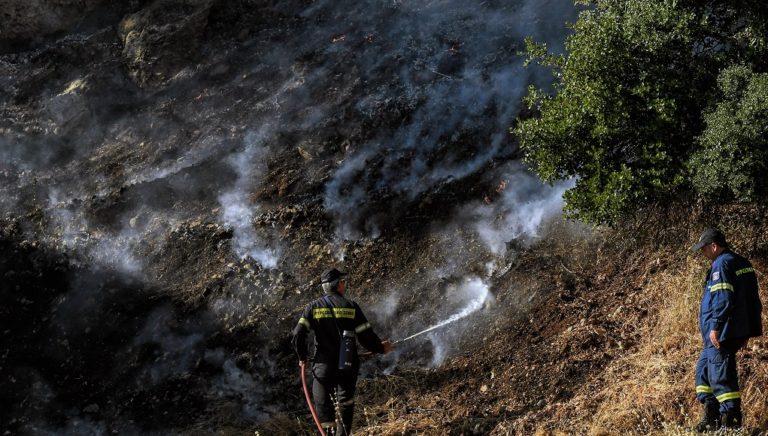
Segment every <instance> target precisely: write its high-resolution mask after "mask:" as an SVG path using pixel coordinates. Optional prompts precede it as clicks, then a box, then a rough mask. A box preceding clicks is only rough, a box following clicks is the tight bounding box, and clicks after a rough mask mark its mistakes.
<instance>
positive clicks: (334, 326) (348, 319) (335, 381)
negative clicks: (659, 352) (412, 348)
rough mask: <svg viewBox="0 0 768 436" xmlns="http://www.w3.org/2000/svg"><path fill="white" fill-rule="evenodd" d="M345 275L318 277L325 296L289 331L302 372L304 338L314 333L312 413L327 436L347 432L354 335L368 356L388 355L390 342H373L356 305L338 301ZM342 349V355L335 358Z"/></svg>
mask: <svg viewBox="0 0 768 436" xmlns="http://www.w3.org/2000/svg"><path fill="white" fill-rule="evenodd" d="M345 275H347V273H344V272H341V271H339V270H337V269H336V268H331V269H328V270H326V271H324V272H323V274H322V275H321V276H320V281H321V285H322V287H323V291H324V293H325V295H323V297H321V298H318V299H316V300H315V301H312V302H311V303H309V304H308V305H307V307H306V308H305V309H304V312H303V313H302V315H301V318H299V323H298V324H297V325H296V328H294V330H293V344H294V347H295V349H296V353H297V354H298V356H299V360H300V366H301V367H302V368H303V367H304V365H305V364H306V361H307V333H308V332H309V330H313V331H314V332H315V355H314V358H313V365H312V374H313V376H314V381H313V382H312V397H313V399H314V404H315V409H316V411H317V415H318V418H319V419H320V421H321V422H320V424H321V425H322V427H323V428H324V430H325V431H326V433H327V434H336V435H345V436H346V435H350V434H351V432H352V416H353V414H354V408H355V399H354V397H355V385H356V384H357V373H358V369H359V368H360V361H359V357H358V355H357V351H356V350H355V349H354V348H355V336H356V337H357V339H358V340H359V341H360V343H361V344H362V345H363V346H364V347H365V348H366V349H367V350H369V351H372V352H374V353H380V354H383V353H388V352H390V351H391V350H392V343H390V342H389V341H382V340H381V339H379V337H378V336H377V335H376V333H374V332H373V329H372V328H371V324H370V323H369V322H368V320H367V319H366V318H365V315H364V314H363V311H362V310H361V309H360V306H358V305H357V303H355V302H354V301H351V300H348V299H347V298H345V297H344V293H345V291H346V281H345V280H344V276H345ZM350 347H351V349H350ZM342 349H344V350H345V352H346V355H342V356H340V352H341V350H342ZM302 370H303V369H302ZM335 405H338V408H339V411H340V413H339V415H340V418H341V420H340V421H339V422H338V424H336V423H335V419H334V416H335V414H334V406H335ZM334 426H335V427H336V428H335V429H334ZM334 430H335V433H334Z"/></svg>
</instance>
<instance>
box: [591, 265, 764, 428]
mask: <svg viewBox="0 0 768 436" xmlns="http://www.w3.org/2000/svg"><path fill="white" fill-rule="evenodd" d="M702 276H703V268H702V262H701V261H700V259H695V258H693V257H689V258H687V259H686V260H684V261H682V262H680V268H678V269H672V270H667V271H665V272H663V273H661V274H658V275H656V276H654V277H652V279H650V280H649V281H648V282H647V284H646V285H645V286H644V289H643V293H644V295H645V296H646V298H648V299H650V300H652V303H653V304H650V305H649V307H654V308H656V311H655V312H654V313H651V314H650V315H651V319H650V320H649V322H648V323H646V324H645V325H642V326H639V329H640V332H641V337H642V338H643V339H642V343H641V344H640V346H639V348H638V350H637V352H635V353H632V354H630V355H627V356H626V357H623V358H620V359H618V360H616V361H614V362H613V363H612V364H611V365H610V366H609V367H608V368H607V369H606V373H605V375H604V376H603V377H601V379H603V380H604V383H605V386H604V387H603V388H602V389H601V390H599V391H598V392H597V394H596V399H597V403H598V406H597V409H596V412H595V415H594V419H593V420H592V422H591V423H590V425H589V432H590V433H591V434H617V433H621V434H628V433H637V434H649V433H656V434H682V433H683V432H684V428H688V427H691V426H693V425H695V423H696V422H697V421H698V419H699V417H700V412H701V410H700V407H701V406H700V405H699V403H698V402H696V400H695V394H694V391H693V386H694V381H693V378H694V366H695V362H696V359H697V358H698V354H699V352H700V350H701V340H700V339H699V338H700V335H699V331H698V322H697V321H698V307H699V299H700V295H701V285H702ZM765 294H766V293H765V292H762V299H763V301H766V299H765ZM764 351H765V340H764V339H762V338H761V339H760V340H753V341H752V342H751V343H750V347H749V349H748V351H747V352H746V353H745V352H743V351H742V352H741V353H740V356H739V360H740V361H741V362H740V363H741V364H740V376H741V380H740V381H741V386H742V392H743V395H744V397H743V398H744V412H745V425H746V426H747V427H748V428H761V429H765V428H766V421H765V419H766V417H767V416H768V401H767V398H766V393H768V392H766V389H765V386H766V385H767V383H768V370H767V369H766V365H765V362H764V361H762V360H763V358H764V356H765V354H764ZM680 426H682V427H680Z"/></svg>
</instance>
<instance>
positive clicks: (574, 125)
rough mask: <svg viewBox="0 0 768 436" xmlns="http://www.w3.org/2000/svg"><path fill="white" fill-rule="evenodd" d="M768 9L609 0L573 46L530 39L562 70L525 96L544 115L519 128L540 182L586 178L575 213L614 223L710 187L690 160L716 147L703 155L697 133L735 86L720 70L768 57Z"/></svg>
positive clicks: (586, 15) (576, 194)
mask: <svg viewBox="0 0 768 436" xmlns="http://www.w3.org/2000/svg"><path fill="white" fill-rule="evenodd" d="M763 9H765V7H764V6H762V5H761V3H758V2H735V3H734V2H728V3H727V2H724V1H718V2H712V1H710V2H701V1H692V0H691V1H674V0H602V1H596V2H594V4H593V8H591V9H590V10H586V11H584V12H582V13H581V14H580V16H579V19H578V21H577V22H576V23H575V25H574V32H573V34H572V35H571V37H569V38H568V40H567V41H566V49H567V55H565V56H562V57H557V56H552V55H549V54H547V53H546V49H545V47H543V46H541V45H536V44H535V43H533V42H532V41H527V48H528V55H529V58H530V59H531V60H538V61H539V62H540V63H542V64H544V65H547V66H549V67H551V68H552V69H553V72H554V75H555V78H556V85H555V92H554V95H548V94H546V93H545V92H543V91H541V90H537V89H533V88H532V89H531V90H530V92H529V95H528V97H527V103H528V105H529V106H530V107H531V108H532V109H534V110H535V113H537V116H535V117H533V118H529V119H526V120H521V121H519V123H518V124H517V126H516V128H515V129H514V130H513V131H514V133H516V134H517V135H518V136H519V137H520V141H521V147H522V150H523V153H524V157H525V160H526V162H527V164H528V165H529V166H530V167H531V168H532V169H534V170H535V171H536V172H537V173H538V174H539V175H540V177H542V179H544V180H545V181H548V182H553V181H555V180H559V179H564V178H572V177H576V178H578V181H577V183H576V185H575V187H574V188H572V189H571V190H570V191H569V192H567V193H566V212H568V213H569V214H570V216H573V217H576V218H580V219H583V220H586V221H591V222H603V223H614V222H616V221H617V220H619V219H621V217H622V216H624V215H625V214H627V213H629V212H632V211H634V210H636V209H637V208H639V207H642V206H643V205H646V204H648V203H650V202H653V201H659V200H662V199H665V198H668V197H669V196H670V195H672V194H674V193H678V192H681V191H687V190H691V189H692V187H693V186H694V185H695V186H696V187H697V189H703V186H704V185H701V186H702V188H699V186H700V185H699V184H698V182H697V183H693V182H692V181H691V174H703V173H700V172H698V171H697V170H696V166H697V164H694V163H689V162H688V161H689V159H690V158H691V156H696V159H697V160H696V162H700V163H703V162H709V161H711V159H712V157H713V156H714V155H713V154H712V153H709V154H706V156H705V155H703V154H701V153H698V152H697V151H698V149H699V148H700V147H701V146H700V145H699V143H698V140H697V139H698V138H699V137H700V136H701V137H702V140H703V139H704V138H706V137H708V135H706V134H705V135H703V136H702V132H703V130H704V128H705V126H711V125H713V124H712V123H713V121H712V120H710V118H706V124H705V117H704V114H705V112H706V111H707V108H709V107H711V106H712V105H713V104H717V102H718V100H719V99H720V98H721V95H723V94H726V93H725V91H723V92H721V91H719V90H718V87H717V85H716V83H717V80H716V79H717V77H718V74H719V72H720V70H721V69H723V68H726V67H727V66H729V65H730V64H732V63H734V62H739V63H744V64H759V63H762V62H765V61H764V60H763V59H765V56H764V55H765V54H766V52H765V47H766V45H767V44H766V43H765V41H766V38H765V36H766V32H765V26H766V24H765V23H766V20H765V17H767V16H768V14H766V12H765V11H764V10H763ZM734 98H737V97H734ZM717 129H718V130H722V126H720V127H717ZM750 168H756V167H755V166H752V167H750ZM689 170H693V172H689ZM697 177H698V176H697ZM697 180H698V179H697ZM707 189H709V188H707ZM712 189H715V190H718V189H720V188H716V187H712ZM702 192H704V191H702ZM708 192H709V191H708Z"/></svg>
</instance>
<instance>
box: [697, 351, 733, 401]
mask: <svg viewBox="0 0 768 436" xmlns="http://www.w3.org/2000/svg"><path fill="white" fill-rule="evenodd" d="M743 344H744V340H743V339H731V340H728V341H725V342H721V343H720V348H719V349H718V348H715V347H714V346H713V345H712V344H711V343H710V342H709V340H707V341H706V343H705V347H704V350H702V351H701V355H700V356H699V360H698V362H696V398H697V399H698V400H699V401H700V402H701V403H702V404H706V405H708V406H709V407H713V408H714V407H718V408H719V410H720V413H726V412H728V411H738V410H741V391H739V375H738V373H737V371H736V351H738V350H739V348H741V346H742V345H743Z"/></svg>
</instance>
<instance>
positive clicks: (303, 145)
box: [0, 0, 768, 435]
mask: <svg viewBox="0 0 768 436" xmlns="http://www.w3.org/2000/svg"><path fill="white" fill-rule="evenodd" d="M582 3H583V2H582ZM597 3H600V2H597ZM594 8H595V5H584V4H581V5H574V4H573V2H572V1H571V0H517V1H511V2H509V1H497V0H488V1H483V2H467V1H460V0H429V1H405V0H393V1H374V0H358V1H347V0H336V1H329V0H276V1H261V0H228V1H225V0H130V1H109V0H56V1H39V0H26V1H20V0H3V1H0V113H1V114H2V116H0V246H1V247H2V249H1V250H0V277H1V280H0V302H2V303H1V304H0V335H1V336H0V337H1V338H2V342H0V391H1V392H2V393H3V394H2V396H0V434H3V435H15V434H28V435H54V434H55V435H59V434H65V435H70V434H71V435H103V434H128V435H133V434H136V435H139V434H141V435H143V434H149V435H154V434H194V435H197V434H200V435H203V434H226V435H229V434H232V435H235V434H258V435H309V434H317V433H318V432H321V431H322V432H324V433H323V434H325V432H327V434H334V432H333V430H331V427H329V426H326V428H325V429H323V430H319V429H318V424H320V423H319V422H317V423H316V422H315V418H314V417H313V412H317V411H316V410H313V409H314V408H315V406H314V404H312V402H311V401H309V402H308V399H307V397H306V396H305V391H304V389H303V385H302V377H301V374H302V371H304V372H303V374H304V376H305V381H307V382H308V383H309V388H308V389H307V391H306V394H307V395H308V396H309V397H310V398H311V397H312V395H313V392H312V383H313V379H314V378H315V377H317V374H315V373H314V370H312V368H311V367H312V362H309V363H308V364H307V367H306V368H304V367H301V369H300V366H299V356H297V354H296V350H295V347H294V344H293V343H292V341H293V336H292V331H293V330H294V329H295V328H296V327H297V325H299V329H300V328H301V325H302V324H300V323H299V322H300V318H301V316H302V313H303V311H304V310H305V307H306V306H307V304H309V303H311V302H312V301H314V300H317V299H319V298H320V297H322V296H323V293H324V291H323V288H322V286H321V274H322V273H323V271H326V270H327V269H328V268H337V269H338V270H340V271H342V272H346V273H348V275H346V276H344V278H343V282H344V283H345V286H346V287H345V290H344V292H343V293H344V297H345V298H347V299H349V300H354V301H355V302H357V304H359V308H358V309H357V310H361V311H362V312H364V313H365V316H366V317H367V322H369V323H370V326H371V329H372V331H375V333H376V334H377V335H378V336H379V337H380V338H381V339H383V340H388V341H390V342H392V343H394V345H393V349H392V351H390V352H388V353H386V354H380V353H366V351H375V350H365V347H363V346H359V347H358V352H359V353H360V359H361V363H360V368H359V376H358V380H357V392H356V395H355V396H354V403H355V407H354V419H353V430H354V433H355V434H367V435H396V434H397V435H400V434H403V435H404V434H426V435H446V434H451V435H474V434H478V435H479V434H494V435H511V434H534V433H536V432H538V433H537V434H555V433H557V432H563V434H587V433H591V434H629V433H633V432H634V433H652V432H657V433H659V434H661V433H664V432H667V431H670V432H674V431H678V430H675V429H676V428H683V427H686V426H690V425H691V423H692V422H693V421H694V420H696V419H698V413H699V412H698V411H699V409H700V407H699V405H698V403H696V398H695V392H694V393H690V392H689V391H691V389H693V388H692V386H693V383H694V381H693V380H694V379H693V371H694V364H695V358H694V357H691V356H690V353H691V352H690V350H693V349H694V348H693V347H695V346H698V345H695V346H694V345H691V348H685V347H683V346H681V345H679V344H680V343H682V342H683V341H691V343H693V342H692V341H694V340H695V338H696V331H697V329H696V328H695V327H694V325H695V322H696V319H697V318H696V313H695V311H696V310H698V306H697V301H698V300H696V299H697V298H699V295H698V292H699V280H700V278H699V277H698V275H696V274H697V271H699V270H701V272H702V273H703V271H705V270H706V267H704V266H703V263H702V260H701V259H699V258H696V257H695V256H693V255H690V256H688V255H687V254H686V252H685V250H686V249H687V248H688V246H689V245H690V244H691V243H693V242H695V241H692V240H691V241H689V239H691V238H693V237H694V236H693V235H696V237H698V232H699V231H700V229H701V223H702V220H701V219H700V218H697V216H696V215H695V214H691V213H689V212H688V209H685V208H679V209H674V208H673V209H664V211H663V212H660V211H659V210H660V209H659V210H655V212H646V213H644V214H640V215H641V217H639V218H637V217H635V218H632V217H630V218H627V219H626V221H624V224H623V225H622V226H619V227H615V226H595V225H593V223H586V222H582V221H579V220H578V219H572V218H571V217H568V218H566V217H564V213H563V210H564V207H565V206H566V200H565V199H567V198H569V197H568V192H571V190H573V189H574V187H575V186H577V185H578V184H579V183H581V181H582V180H586V179H581V178H580V176H579V175H578V174H576V175H575V176H574V175H572V174H567V175H566V174H565V173H563V174H564V177H561V178H559V179H558V180H554V181H548V182H547V183H545V182H544V181H542V180H541V179H540V178H539V176H538V175H537V173H536V172H534V171H533V170H532V168H533V167H532V165H531V164H530V161H529V160H527V158H526V154H525V153H524V151H523V149H522V148H521V145H520V138H519V137H518V136H517V135H516V134H515V133H514V128H515V126H516V125H518V123H519V122H520V120H529V119H534V118H536V117H537V116H539V115H540V114H539V112H538V111H537V109H536V108H533V107H532V106H528V105H526V103H525V96H526V95H529V93H530V91H529V88H530V87H534V88H536V89H542V90H545V92H556V91H557V90H558V89H560V88H559V87H558V85H557V84H556V80H557V78H558V75H557V74H553V72H552V66H551V65H549V66H548V65H540V64H536V63H529V62H528V61H527V60H528V58H529V52H530V51H531V48H530V47H529V49H528V52H526V38H531V40H533V41H536V42H537V43H539V44H545V45H546V49H547V50H548V52H549V53H550V54H551V55H552V56H559V55H561V54H567V50H566V40H567V38H568V37H569V35H572V34H573V32H574V27H573V26H572V24H573V23H574V22H576V20H577V19H579V17H580V15H579V14H580V13H583V14H589V13H591V11H592V10H593V9H594ZM584 17H585V18H586V17H587V16H584ZM529 45H530V44H529ZM561 59H564V58H561ZM524 158H526V159H524ZM753 216H762V215H760V214H756V215H753ZM654 220H655V221H654ZM662 220H664V221H662ZM724 222H728V221H724ZM756 222H757V221H755V222H752V223H751V224H745V226H747V227H743V228H750V229H754V228H755V227H748V226H749V225H753V226H757V225H758V224H755V223H756ZM649 223H652V224H649ZM653 223H655V224H653ZM669 223H674V225H675V226H677V227H676V228H672V227H673V226H672V224H669ZM649 226H650V227H653V229H654V230H653V232H656V233H653V235H654V236H649V235H650V234H649V233H647V232H649V230H648V228H649ZM757 228H759V227H757ZM638 229H641V230H638ZM725 230H726V231H727V230H728V229H725ZM640 233H642V234H645V235H646V238H647V239H640V236H638V235H639V234H640ZM744 235H746V233H744ZM729 236H730V235H729ZM734 236H735V237H736V239H737V241H740V242H742V243H743V244H744V245H748V244H747V242H745V241H752V239H749V237H747V236H736V235H734ZM738 238H742V239H741V240H739V239H738ZM758 239H759V238H757V239H755V240H756V241H757V240H758ZM729 240H731V238H729ZM649 241H651V242H649ZM659 241H665V242H664V243H666V244H669V245H664V247H666V248H659V247H660V245H658V244H661V243H662V242H659ZM760 241H762V240H760ZM654 244H656V245H654ZM673 244H677V245H673ZM760 244H763V242H754V243H753V245H749V247H751V248H750V250H751V251H749V252H748V254H749V253H761V251H760V250H761V249H760V247H762V245H760ZM669 247H673V248H669ZM737 248H738V246H737ZM638 250H639V251H638ZM638 252H642V253H643V254H642V256H638ZM654 253H655V254H654ZM680 253H683V254H682V256H680ZM686 256H687V257H686ZM753 262H754V264H755V268H756V269H757V270H759V269H760V268H761V267H762V263H761V262H762V258H758V259H753ZM699 267H702V268H699ZM675 271H682V272H684V273H685V274H687V275H685V276H684V277H676V276H675V275H676V272H675ZM693 277H695V278H696V279H695V280H694V279H693ZM758 277H759V278H762V277H760V276H758ZM657 279H658V280H667V282H665V283H666V284H665V286H669V287H670V291H668V292H669V293H670V294H672V293H673V291H672V289H674V288H685V289H688V288H686V287H687V286H690V289H694V288H695V291H692V292H693V293H694V294H695V295H696V296H695V297H692V298H693V300H690V301H688V300H686V301H687V303H690V309H689V308H688V307H687V306H685V308H683V305H682V304H677V303H675V304H673V303H672V302H671V301H677V300H665V301H666V303H665V304H664V305H662V307H660V306H659V305H658V304H657V301H656V300H654V298H655V297H654V296H653V295H651V293H649V292H647V290H646V286H650V285H651V283H652V282H653V281H654V280H657ZM689 279H690V280H689ZM686 280H687V281H686ZM337 282H338V280H337V281H334V282H333V284H334V286H336V283H337ZM694 282H695V284H692V283H694ZM655 283H658V282H655ZM326 288H328V287H326ZM328 289H330V288H328ZM326 291H327V289H326ZM665 292H667V291H665ZM688 294H691V292H689V293H688ZM681 295H682V293H681ZM669 298H672V297H669ZM320 301H323V300H320ZM763 301H764V300H763ZM350 307H351V306H350ZM328 310H329V312H328V314H329V316H330V315H331V314H334V316H336V315H337V314H341V315H342V317H343V316H346V315H344V314H345V313H347V312H343V311H342V312H338V310H340V309H333V310H331V309H328ZM675 310H676V311H677V312H675ZM689 312H690V313H689ZM321 313H322V312H321ZM681 313H684V314H686V315H685V316H678V315H680V314H681ZM673 314H676V315H673ZM689 315H690V316H689ZM355 316H357V315H355ZM350 317H352V316H351V315H350ZM356 319H357V318H356ZM672 320H676V321H675V322H677V323H678V324H675V322H672ZM315 321H316V320H312V322H313V323H314V322H315ZM326 321H329V320H326ZM333 321H342V320H337V319H336V318H333ZM301 322H306V324H307V325H310V322H309V321H308V320H306V319H304V318H301ZM318 322H319V321H318ZM665 322H666V323H667V324H668V325H669V326H671V327H669V330H666V327H665V328H664V332H666V333H663V334H661V333H658V330H659V327H658V326H659V325H663V324H664V323H665ZM329 325H330V324H329ZM312 326H316V325H315V324H312ZM337 327H338V325H337ZM366 328H367V324H365V325H362V327H357V330H358V333H359V339H360V344H358V345H363V344H364V341H363V337H362V335H363V334H364V333H361V331H363V330H365V329H366ZM650 331H653V332H657V333H649V332H650ZM684 333H685V335H687V336H685V335H684ZM365 334H367V333H365ZM653 334H655V335H657V337H660V338H662V339H661V341H662V342H660V343H652V344H649V343H648V342H647V339H648V337H649V335H653ZM313 335H314V333H311V334H310V338H312V337H314V336H313ZM684 338H685V339H684ZM318 340H320V338H319V335H318ZM697 344H698V343H697ZM750 346H751V347H752V348H750V349H749V350H750V351H748V352H747V355H746V358H745V359H746V360H745V361H744V362H743V363H742V364H741V365H742V367H741V372H740V374H741V375H742V382H743V384H744V386H747V387H746V388H742V392H744V394H745V398H746V399H745V400H744V404H745V410H746V411H747V412H746V414H745V423H746V424H748V425H749V426H750V427H752V428H755V429H759V428H765V425H766V424H765V422H764V421H765V419H762V420H761V418H760V417H759V412H760V411H763V410H765V408H763V409H754V407H762V406H757V405H750V406H749V407H753V408H747V405H748V403H752V402H756V403H759V401H758V400H759V399H760V398H762V399H765V398H766V397H765V395H767V394H766V393H762V392H763V391H762V390H758V388H757V386H759V385H760V380H763V381H765V378H767V377H768V374H765V367H764V366H763V367H762V369H759V368H761V367H760V366H759V365H758V364H757V362H760V361H761V360H764V359H766V358H768V351H766V349H765V346H764V342H763V340H762V339H756V340H753V341H751V342H750ZM310 347H312V341H311V340H310ZM311 351H312V350H310V356H311ZM674 353H679V354H674ZM686 353H687V354H686ZM691 359H693V360H694V361H693V362H692V363H691V362H690V361H691ZM763 363H764V362H763ZM654 365H655V366H654ZM744 368H747V371H746V372H744ZM760 371H762V373H761V372H760ZM760 374H762V375H760ZM745 377H746V378H745ZM760 377H762V378H760ZM689 385H690V386H689ZM314 395H317V393H316V392H315V394H314ZM761 395H762V397H761ZM750 396H751V397H750ZM764 403H765V401H764ZM310 404H312V405H311V406H310ZM339 407H341V406H339ZM756 410H757V412H755V411H756ZM750 413H751V415H750ZM339 419H341V418H339ZM340 422H341V421H340ZM694 424H695V423H694ZM334 425H335V424H334ZM339 425H341V424H339ZM679 426H682V427H679ZM761 426H763V427H761ZM320 427H321V428H322V425H321V426H320ZM343 430H344V429H342V430H341V431H343ZM335 434H342V433H335ZM350 434H351V433H350ZM557 434H560V433H557Z"/></svg>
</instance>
